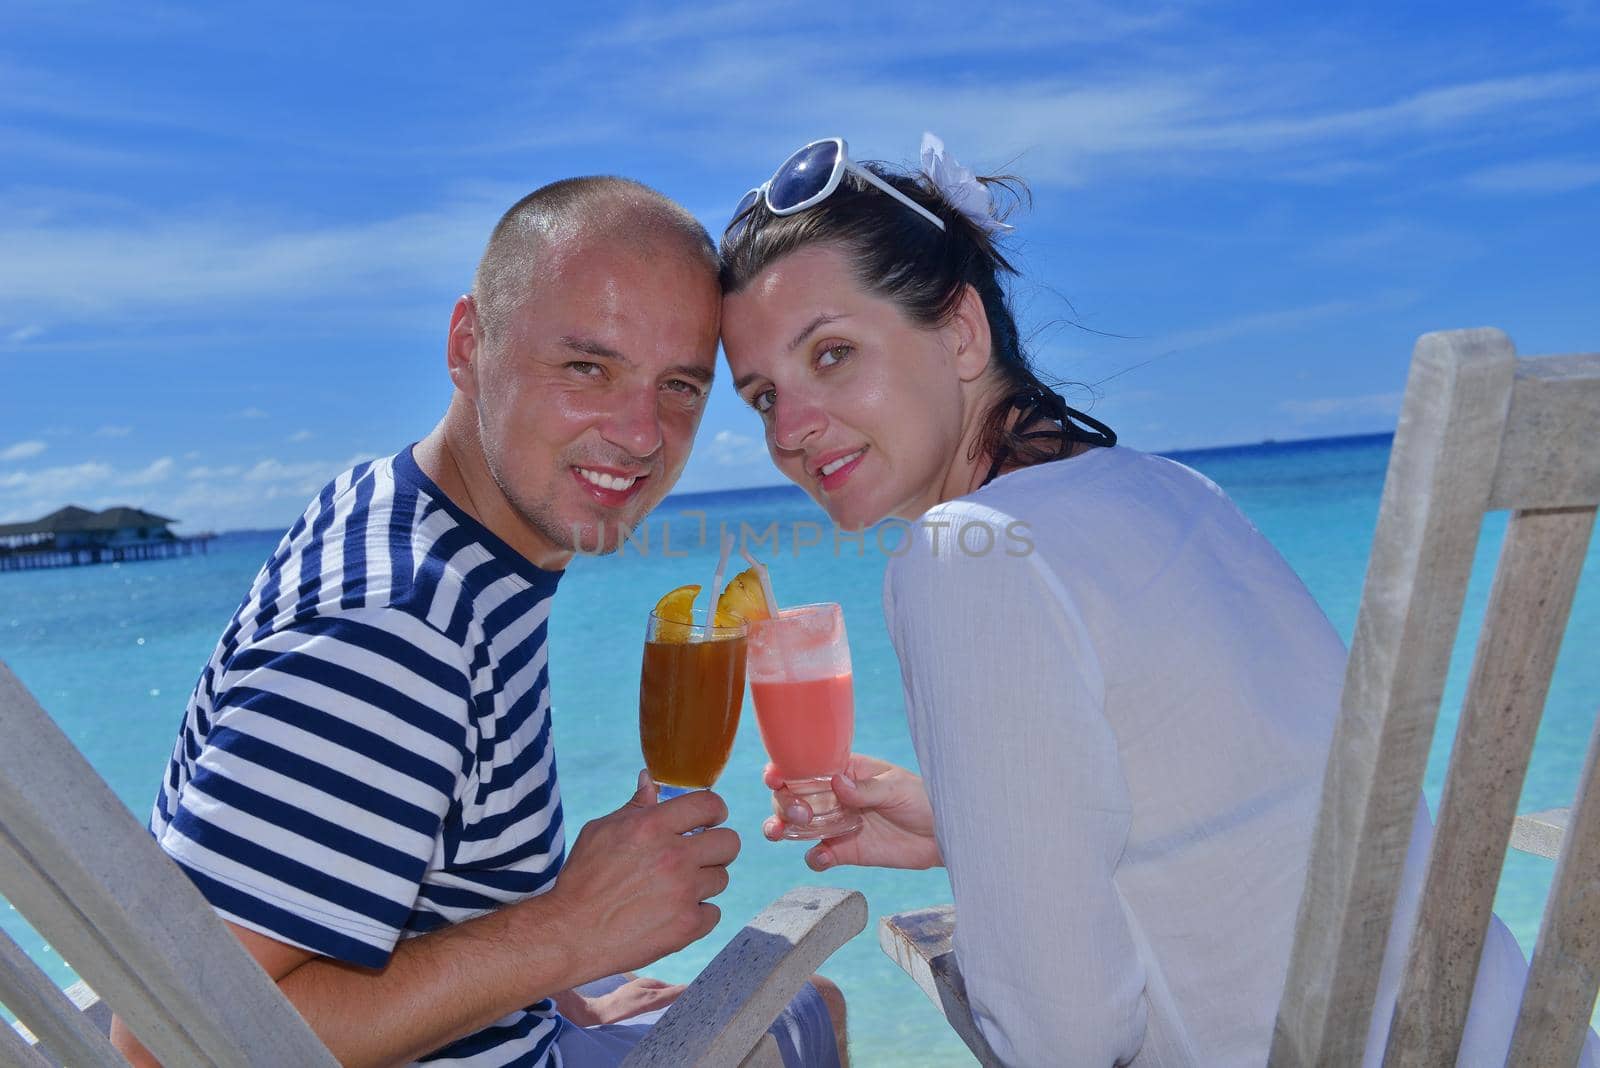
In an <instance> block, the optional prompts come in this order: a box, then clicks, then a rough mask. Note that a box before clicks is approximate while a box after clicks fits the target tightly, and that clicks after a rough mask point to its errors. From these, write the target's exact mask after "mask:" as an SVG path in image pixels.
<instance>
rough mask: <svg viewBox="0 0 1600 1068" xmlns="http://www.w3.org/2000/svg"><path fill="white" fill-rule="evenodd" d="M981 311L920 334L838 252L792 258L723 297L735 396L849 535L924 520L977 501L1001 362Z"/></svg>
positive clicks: (782, 464)
mask: <svg viewBox="0 0 1600 1068" xmlns="http://www.w3.org/2000/svg"><path fill="white" fill-rule="evenodd" d="M968 303H969V302H964V303H963V310H962V311H960V312H958V313H957V315H956V316H954V317H953V318H952V320H951V322H950V323H949V324H947V325H944V326H940V327H936V328H933V329H928V328H924V327H921V326H918V325H916V324H914V323H912V322H911V321H910V320H908V319H907V318H906V317H905V315H904V314H902V312H901V311H900V309H899V307H898V306H897V305H895V304H893V303H891V302H889V301H887V300H884V299H882V298H880V297H877V296H874V295H872V294H871V293H868V292H866V291H865V290H863V289H862V288H861V287H860V286H859V285H858V284H857V283H856V281H855V279H854V278H853V277H852V276H851V273H850V270H849V267H848V261H847V260H846V258H845V256H844V255H843V254H841V253H840V252H838V251H837V250H835V249H834V248H832V247H829V246H811V247H808V248H804V249H801V250H799V251H797V252H792V253H790V254H789V255H787V256H785V257H783V258H782V259H780V260H778V261H777V262H775V263H773V264H772V265H771V266H769V267H768V268H767V269H766V270H765V271H763V272H761V273H760V274H759V275H757V276H756V277H755V278H754V279H752V280H751V282H750V284H749V285H747V286H746V287H745V288H744V289H742V290H741V291H740V292H738V293H734V294H731V295H729V296H726V297H724V298H723V305H722V345H723V349H724V351H725V352H726V353H727V355H728V364H729V367H730V368H731V370H732V372H733V381H734V387H735V388H736V389H737V390H738V391H739V396H740V398H741V399H742V400H744V401H745V403H747V404H749V405H750V406H751V407H753V408H755V409H756V411H757V412H759V413H760V414H761V421H762V423H763V425H764V427H765V429H766V439H767V449H768V451H769V452H771V454H772V459H773V461H774V462H775V463H776V464H777V465H778V468H779V470H781V471H782V472H783V473H784V474H785V475H787V476H788V477H789V478H790V479H791V480H792V481H794V482H795V483H796V484H797V485H799V486H800V487H802V488H803V489H804V490H805V491H806V492H807V493H809V494H810V495H811V497H812V498H813V499H814V500H815V501H816V502H817V503H818V504H820V505H821V506H822V507H823V508H824V509H825V510H826V511H827V513H828V515H829V516H830V517H831V518H832V519H833V521H834V522H835V523H837V524H838V525H839V526H840V527H841V528H843V529H845V530H859V529H861V528H862V527H864V526H867V525H869V524H872V523H875V522H877V521H878V520H880V519H883V518H886V517H888V516H898V517H900V518H903V519H915V518H917V517H918V516H920V515H921V514H922V513H923V512H925V511H927V510H928V509H929V508H931V507H932V506H933V505H935V504H937V503H939V502H940V501H941V500H945V499H947V498H948V497H953V496H959V495H960V494H961V493H964V492H966V488H967V484H966V482H965V480H964V478H965V477H970V476H964V474H963V473H964V472H965V471H966V470H967V469H969V468H970V461H965V460H964V455H963V450H962V442H963V440H964V438H965V434H966V432H967V430H968V429H969V426H970V422H971V408H972V405H973V400H974V397H975V394H976V381H977V379H978V378H979V376H980V375H981V374H982V372H983V370H984V369H985V368H986V367H987V365H988V357H989V353H988V330H987V322H986V321H985V322H983V323H982V324H981V325H979V324H975V323H973V322H972V309H971V307H969V306H968ZM970 303H976V298H974V299H973V301H972V302H970ZM977 310H978V314H979V315H980V316H981V313H982V308H981V305H978V306H977ZM980 334H981V338H980V337H979V335H980ZM979 349H981V355H980V353H979V351H978V350H979Z"/></svg>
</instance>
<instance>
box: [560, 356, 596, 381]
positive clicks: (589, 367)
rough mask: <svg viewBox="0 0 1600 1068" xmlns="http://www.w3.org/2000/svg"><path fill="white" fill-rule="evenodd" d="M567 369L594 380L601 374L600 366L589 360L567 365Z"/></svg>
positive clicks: (574, 361)
mask: <svg viewBox="0 0 1600 1068" xmlns="http://www.w3.org/2000/svg"><path fill="white" fill-rule="evenodd" d="M567 369H568V370H570V371H576V372H578V374H580V375H583V376H585V377H587V378H593V377H594V376H595V375H597V374H599V373H600V365H599V364H597V363H593V362H591V361H589V360H573V361H571V362H570V363H568V364H567Z"/></svg>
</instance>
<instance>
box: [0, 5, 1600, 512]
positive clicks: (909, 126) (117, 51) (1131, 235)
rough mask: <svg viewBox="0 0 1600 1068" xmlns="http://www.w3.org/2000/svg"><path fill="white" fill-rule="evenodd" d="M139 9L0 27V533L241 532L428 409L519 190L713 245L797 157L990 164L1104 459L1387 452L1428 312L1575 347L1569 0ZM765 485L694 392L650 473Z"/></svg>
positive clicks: (1584, 67) (1596, 265)
mask: <svg viewBox="0 0 1600 1068" xmlns="http://www.w3.org/2000/svg"><path fill="white" fill-rule="evenodd" d="M137 7H138V10H137V12H136V11H135V10H134V9H135V5H122V4H98V3H75V2H71V0H41V2H34V0H7V2H6V4H5V6H4V8H3V9H0V521H6V520H15V519H24V518H31V517H33V516H36V515H39V514H42V513H43V512H46V511H49V510H50V509H53V508H55V507H57V506H59V505H61V504H65V503H67V502H69V501H70V502H73V503H77V504H82V505H85V506H91V507H103V506H106V505H110V504H120V503H129V504H136V505H142V506H144V507H148V508H151V509H154V510H156V511H159V512H163V513H165V514H167V515H171V516H176V517H178V518H179V519H181V520H182V521H183V526H182V527H181V528H180V529H186V530H190V531H193V530H198V529H207V528H210V529H230V528H237V527H242V526H253V527H278V526H283V525H285V524H287V523H288V522H289V521H291V520H292V519H293V517H294V516H295V515H296V514H298V513H299V511H300V510H301V508H302V506H303V504H304V502H305V500H306V499H307V497H308V496H309V495H310V494H311V493H312V492H314V491H315V489H316V488H317V487H318V486H320V485H321V484H322V482H324V481H325V480H326V479H327V478H328V477H329V476H331V475H332V474H334V473H335V472H336V471H338V470H339V469H341V468H342V467H343V466H345V465H347V464H348V463H349V462H352V461H353V460H355V459H358V458H362V457H366V456H371V455H377V454H381V453H385V452H390V451H393V450H395V449H397V448H399V447H401V446H403V445H405V444H406V443H407V442H409V441H411V440H414V439H415V438H417V437H419V436H421V435H422V434H423V433H425V432H426V431H427V430H428V429H429V428H430V427H431V426H432V425H433V423H434V422H435V421H436V420H437V418H438V416H439V414H440V413H441V412H442V410H443V408H444V405H445V403H446V400H447V399H448V389H449V385H448V380H447V378H446V375H445V370H444V358H443V338H444V332H445V327H446V323H447V320H448V316H449V311H450V306H451V303H452V301H453V299H454V297H455V296H456V295H457V293H459V292H460V291H462V290H463V289H464V288H465V287H466V286H467V285H468V284H469V282H470V278H471V273H472V268H473V265H474V263H475V261H476V258H477V254H478V252H479V250H480V248H481V244H482V242H483V240H484V239H485V237H486V236H487V233H488V230H489V228H490V226H491V225H492V224H493V222H494V220H495V218H496V217H498V215H499V213H500V212H501V211H502V210H503V209H504V208H505V207H507V206H508V205H509V204H510V203H511V202H512V201H513V200H514V199H516V198H517V197H518V196H520V195H521V194H522V193H524V192H526V191H528V190H529V189H532V188H534V187H536V186H538V185H540V184H543V183H544V182H547V181H550V180H553V179H556V178H561V177H566V176H570V175H573V174H584V173H600V172H608V173H620V174H626V175H629V176H632V177H637V178H640V179H642V180H645V181H647V182H649V183H650V184H652V185H655V186H656V187H657V188H659V189H661V190H662V191H664V192H666V193H667V194H669V195H670V196H673V197H675V198H676V199H678V200H680V201H681V202H682V203H684V204H685V205H687V206H688V207H689V208H690V210H692V211H693V212H694V213H695V214H696V215H698V216H699V217H700V218H701V219H702V220H703V221H704V222H705V223H706V224H707V226H708V227H709V228H711V229H713V231H714V232H720V229H721V225H722V223H723V222H724V221H725V218H726V214H727V211H728V209H729V207H730V206H731V205H732V204H733V203H734V201H735V200H737V198H738V197H739V195H740V194H741V193H743V192H744V190H745V189H747V188H749V187H750V186H751V185H752V184H755V183H756V182H757V181H759V180H761V179H762V178H764V177H765V176H766V175H767V174H768V173H770V172H771V170H772V168H773V167H774V166H775V165H776V164H777V162H778V161H779V160H781V159H782V158H783V157H784V156H785V155H787V153H788V152H789V151H791V150H792V149H794V148H795V147H798V146H799V145H800V144H802V143H803V142H805V141H808V140H811V139H813V138H816V137H820V136H827V135H832V134H841V135H843V136H845V137H847V138H848V139H849V140H850V143H851V146H852V149H853V152H854V154H855V155H857V156H858V157H860V158H875V159H886V160H890V161H896V162H909V161H912V160H913V159H914V158H915V155H916V150H917V146H918V142H919V140H920V136H921V134H922V131H923V130H924V129H930V130H933V131H935V132H937V133H939V134H940V135H941V136H943V137H944V139H945V141H946V143H947V144H948V145H949V147H950V150H951V152H952V153H953V154H955V155H956V156H958V157H959V158H961V159H962V160H963V161H964V162H967V163H970V164H972V165H974V166H976V167H977V168H978V169H979V170H980V171H982V170H998V169H1007V170H1010V171H1013V172H1015V173H1017V174H1020V175H1021V176H1023V177H1024V178H1026V179H1027V180H1028V182H1029V183H1030V184H1031V186H1032V189H1033V194H1034V204H1033V208H1032V210H1031V211H1029V212H1028V213H1026V214H1024V215H1022V216H1021V217H1020V218H1018V219H1016V220H1015V221H1016V222H1017V224H1018V229H1017V232H1016V234H1015V237H1014V243H1013V247H1014V249H1015V250H1016V252H1017V253H1018V256H1019V258H1020V260H1021V262H1022V264H1023V265H1024V267H1025V270H1026V273H1027V277H1026V279H1025V281H1024V282H1023V284H1022V285H1021V286H1020V287H1019V290H1018V298H1019V306H1020V309H1021V311H1022V315H1023V319H1024V320H1025V322H1026V323H1028V324H1030V325H1031V326H1032V327H1033V328H1036V329H1037V331H1038V332H1037V334H1036V335H1035V342H1034V345H1035V351H1036V353H1037V355H1038V357H1039V359H1040V362H1041V364H1042V365H1043V366H1044V368H1045V369H1046V370H1047V371H1048V372H1049V373H1051V374H1054V375H1056V376H1059V377H1061V378H1063V379H1067V380H1070V381H1075V382H1081V383H1088V384H1092V385H1094V386H1095V393H1096V394H1097V397H1096V398H1095V399H1093V407H1094V411H1095V412H1096V414H1098V415H1099V416H1101V417H1102V418H1104V419H1105V420H1107V421H1108V422H1110V423H1111V424H1112V425H1113V426H1115V427H1116V428H1117V429H1118V430H1119V431H1120V432H1121V433H1122V436H1123V439H1124V441H1126V442H1127V443H1129V444H1132V445H1134V446H1136V447H1140V448H1145V449H1151V450H1166V449H1178V448H1193V447H1201V446H1207V445H1220V444H1230V443H1238V442H1252V441H1260V440H1262V439H1265V438H1269V437H1272V438H1279V439H1287V438H1306V437H1319V436H1326V435H1336V434H1350V433H1361V432H1367V431H1381V430H1387V429H1391V428H1392V427H1393V424H1394V419H1395V414H1396V410H1397V403H1398V397H1399V392H1400V390H1401V388H1402V386H1403V384H1404V379H1405V369H1406V363H1407V360H1408V359H1409V354H1410V349H1411V345H1412V342H1413V341H1414V340H1415V338H1416V336H1417V335H1418V334H1419V333H1422V332H1423V331H1426V330H1432V329H1441V328H1449V327H1460V326H1477V325H1495V326H1499V327H1502V328H1503V329H1505V330H1506V331H1507V332H1509V333H1510V334H1511V336H1512V337H1513V338H1514V339H1515V340H1516V341H1517V343H1518V345H1519V347H1520V348H1521V350H1522V351H1523V352H1526V353H1537V352H1571V351H1585V350H1593V349H1595V348H1600V296H1597V295H1600V8H1597V6H1596V4H1595V3H1594V2H1593V0H1567V2H1538V3H1527V4H1515V3H1507V4H1496V5H1476V4H1462V3H1452V4H1442V3H1441V4H1404V3H1400V4H1393V3H1385V4H1351V5H1340V6H1339V10H1338V12H1337V13H1336V14H1334V13H1320V12H1316V11H1312V10H1297V9H1295V8H1294V7H1293V6H1292V5H1285V4H1278V3H1260V4H1238V3H1222V4H1198V3H1116V4H1113V3H1109V2H1107V3H1102V2H1099V0H1089V2H1078V0H1064V2H1054V3H1046V4H1039V5H1031V6H1030V5H1006V4H986V5H973V4H958V3H949V4H945V3H938V2H925V3H918V4H916V5H906V6H905V7H904V9H903V12H904V13H899V14H897V13H894V12H893V11H892V10H889V9H887V8H883V9H880V8H878V7H877V5H864V4H859V3H849V4H837V5H835V4H830V3H821V2H810V3H804V4H787V3H772V2H767V3H761V4H756V3H740V4H726V5H721V4H716V3H710V4H695V5H684V6H683V7H682V8H681V9H678V10H674V9H672V8H669V7H666V6H661V5H656V6H642V5H641V6H629V5H608V4H603V3H589V4H583V5H563V6H562V7H563V12H560V13H555V14H552V13H550V12H549V11H536V10H535V9H536V8H543V7H546V5H503V6H502V5H493V6H491V5H463V6H459V7H446V6H445V5H442V4H441V5H429V6H415V7H406V6H405V5H399V4H382V5H380V4H371V5H349V6H345V5H329V4H317V5H310V4H298V3H293V2H282V3H277V4H273V5H271V6H270V7H269V8H264V7H255V8H251V9H244V8H242V7H235V6H233V5H195V6H192V7H185V6H180V5H166V6H163V5H160V4H148V5H137ZM1480 7H1481V9H1482V13H1478V11H1479V8H1480ZM1074 324H1079V325H1074ZM1080 325H1081V327H1085V328H1088V329H1080V328H1079V326H1080ZM1091 331H1098V333H1096V332H1091ZM1070 396H1071V397H1072V398H1073V399H1074V400H1075V402H1076V403H1078V404H1080V406H1081V405H1086V404H1089V403H1090V400H1091V398H1090V396H1089V395H1088V394H1086V393H1084V392H1082V391H1078V392H1074V393H1071V394H1070ZM776 481H779V476H778V475H777V473H776V472H775V470H774V469H773V468H772V467H771V464H770V462H769V461H768V460H767V458H766V455H765V452H764V450H763V449H762V448H761V445H760V442H759V430H758V426H757V423H756V421H755V417H754V416H753V415H752V414H751V413H749V412H748V411H746V410H745V409H743V408H742V407H741V406H740V405H739V404H738V402H737V400H736V398H735V397H734V396H733V395H732V391H731V389H729V388H728V386H727V383H726V380H725V376H724V378H723V379H722V380H719V382H718V384H717V387H716V391H715V394H714V397H713V399H712V402H711V405H710V408H709V410H708V412H707V415H706V419H705V422H704V424H703V425H702V427H701V431H700V438H699V442H698V444H697V447H696V452H695V456H694V458H693V459H692V461H691V463H690V467H689V469H688V471H687V472H686V474H685V477H684V480H683V481H682V482H681V483H680V484H679V488H680V489H681V490H699V489H715V488H723V487H732V486H741V485H755V484H762V483H770V482H776Z"/></svg>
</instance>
